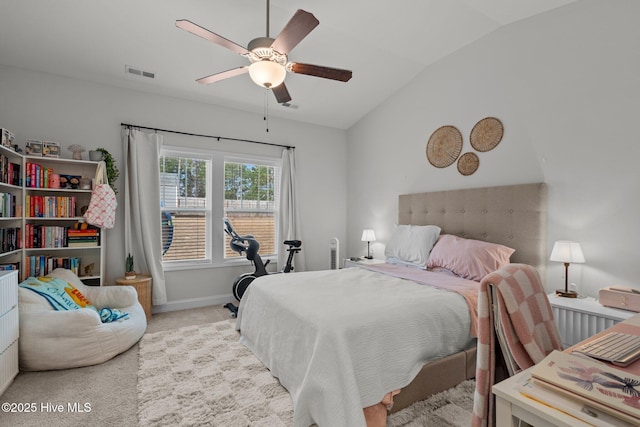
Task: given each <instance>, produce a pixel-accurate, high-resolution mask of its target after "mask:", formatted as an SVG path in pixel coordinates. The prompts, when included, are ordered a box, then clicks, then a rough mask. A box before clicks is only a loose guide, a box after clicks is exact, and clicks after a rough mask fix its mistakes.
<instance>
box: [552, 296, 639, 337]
mask: <svg viewBox="0 0 640 427" xmlns="http://www.w3.org/2000/svg"><path fill="white" fill-rule="evenodd" d="M547 296H548V298H549V302H550V303H551V308H552V309H553V317H554V319H555V321H556V325H558V330H559V331H560V336H561V338H562V343H563V344H564V346H565V348H566V347H569V346H572V345H574V344H576V343H579V342H580V341H583V340H585V339H587V338H589V337H590V336H592V335H595V334H597V333H598V332H602V331H604V330H605V329H607V328H609V327H611V326H613V325H615V324H616V323H618V322H621V321H623V320H625V319H628V318H629V317H631V316H633V315H634V314H635V313H634V312H631V311H626V310H619V309H615V308H609V307H604V306H603V305H601V304H600V303H599V302H598V301H597V300H596V299H595V298H591V297H588V298H563V297H558V296H556V295H555V294H549V295H547Z"/></svg>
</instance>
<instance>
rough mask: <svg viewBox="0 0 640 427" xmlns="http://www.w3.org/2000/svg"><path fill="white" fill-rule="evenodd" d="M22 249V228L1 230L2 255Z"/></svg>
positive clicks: (0, 249) (0, 251)
mask: <svg viewBox="0 0 640 427" xmlns="http://www.w3.org/2000/svg"><path fill="white" fill-rule="evenodd" d="M18 249H22V230H21V229H20V227H9V228H0V253H5V252H13V251H16V250H18Z"/></svg>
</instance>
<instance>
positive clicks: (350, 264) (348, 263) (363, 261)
mask: <svg viewBox="0 0 640 427" xmlns="http://www.w3.org/2000/svg"><path fill="white" fill-rule="evenodd" d="M382 263H384V260H382V259H375V258H373V259H367V258H363V257H359V258H358V260H357V261H353V260H351V258H345V260H344V262H343V268H349V267H358V266H361V265H372V264H382Z"/></svg>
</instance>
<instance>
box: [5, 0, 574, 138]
mask: <svg viewBox="0 0 640 427" xmlns="http://www.w3.org/2000/svg"><path fill="white" fill-rule="evenodd" d="M573 1H576V0H518V1H514V0H399V1H394V2H392V1H371V0H369V1H365V0H324V1H311V0H303V1H293V0H272V1H271V2H270V20H269V27H270V34H269V35H270V36H271V37H274V38H275V37H276V36H277V35H278V33H279V32H280V30H281V29H282V28H283V27H284V26H285V24H286V23H287V22H288V21H289V19H290V18H291V17H292V16H293V14H294V13H295V11H296V10H297V9H304V10H306V11H308V12H311V13H313V14H314V15H315V17H316V18H317V19H318V20H319V21H320V24H319V25H318V27H316V28H315V29H314V30H313V31H312V32H311V33H310V34H309V35H308V36H307V37H306V38H304V39H303V40H302V41H301V42H300V44H299V45H297V47H295V48H294V49H293V50H292V51H291V52H290V54H289V60H290V61H298V62H303V63H309V64H315V65H325V66H330V67H336V68H343V69H349V70H352V71H353V78H352V79H351V80H350V81H349V82H347V83H343V82H338V81H333V80H327V79H321V78H317V77H310V76H306V75H301V74H293V73H288V74H287V77H286V80H285V82H286V85H287V88H288V90H289V92H290V94H291V97H292V101H291V102H290V106H289V107H285V106H282V105H279V104H277V103H276V101H275V98H274V97H273V96H272V94H270V93H268V94H266V96H265V89H263V88H261V87H259V86H257V85H256V84H254V83H253V82H252V81H251V80H250V78H249V75H248V74H243V75H240V76H237V77H233V78H230V79H226V80H223V81H220V82H217V83H214V84H211V85H201V84H198V83H196V82H195V80H196V79H198V78H201V77H204V76H207V75H210V74H213V73H215V72H219V71H224V70H228V69H231V68H236V67H240V66H243V65H247V64H248V61H247V60H246V59H245V58H243V57H242V56H240V55H238V54H237V53H234V52H232V51H230V50H228V49H225V48H223V47H221V46H219V45H216V44H213V43H211V42H208V41H206V40H204V39H202V38H199V37H196V36H194V35H192V34H190V33H188V32H186V31H183V30H181V29H179V28H177V27H176V25H175V21H176V20H177V19H188V20H190V21H192V22H195V23H197V24H199V25H201V26H202V27H205V28H207V29H209V30H211V31H213V32H215V33H217V34H219V35H221V36H223V37H225V38H227V39H229V40H231V41H233V42H235V43H237V44H239V45H242V46H246V45H247V44H248V42H249V41H250V40H252V39H254V38H256V37H263V36H266V35H267V34H266V15H267V8H266V1H265V0H180V1H178V0H109V1H95V0H55V1H51V0H3V1H2V2H0V16H2V18H3V19H2V21H3V22H2V25H0V64H1V65H8V66H14V67H20V68H26V69H31V70H36V71H43V72H47V73H53V74H58V75H62V76H67V77H72V78H77V79H82V80H87V81H92V82H97V83H102V84H108V85H115V86H119V87H123V88H129V89H135V90H140V91H146V92H152V93H159V94H164V95H169V96H174V97H179V98H185V99H190V100H195V101H199V102H204V103H210V104H215V105H222V106H226V107H229V108H234V109H239V110H243V111H249V112H255V113H262V112H263V111H264V108H265V99H267V100H268V102H269V114H271V115H273V116H277V117H282V118H286V119H291V120H297V121H302V122H307V123H315V124H319V125H324V126H330V127H335V128H339V129H348V128H349V127H350V126H351V125H353V124H354V123H355V122H357V121H358V120H359V119H360V118H361V117H363V116H364V115H366V114H367V113H368V112H369V111H371V110H372V109H373V108H375V107H376V106H377V105H379V104H380V103H381V102H383V101H384V100H385V99H386V98H387V97H389V96H390V95H391V94H393V93H394V92H395V91H397V90H398V89H399V88H401V87H403V86H404V85H405V84H407V83H408V82H409V81H410V80H411V79H412V78H414V77H415V76H416V75H417V74H418V73H420V72H421V71H422V70H423V69H425V68H426V67H428V66H429V65H430V64H432V63H434V62H436V61H438V60H439V59H441V58H443V57H445V56H447V55H449V54H451V53H452V52H454V51H456V50H458V49H460V48H462V47H464V46H465V45H468V44H470V43H472V42H473V41H475V40H477V39H479V38H481V37H483V36H485V35H486V34H488V33H490V32H492V31H495V30H496V29H498V28H500V27H501V26H504V25H508V24H511V23H513V22H515V21H518V20H522V19H525V18H528V17H531V16H533V15H536V14H539V13H544V12H546V11H548V10H551V9H554V8H556V7H560V6H563V5H565V4H568V3H572V2H573ZM126 66H130V67H132V68H134V69H137V70H141V71H146V72H149V73H152V74H154V75H155V77H154V78H153V79H151V78H148V77H143V76H138V75H134V74H131V73H127V72H126V71H125V68H126Z"/></svg>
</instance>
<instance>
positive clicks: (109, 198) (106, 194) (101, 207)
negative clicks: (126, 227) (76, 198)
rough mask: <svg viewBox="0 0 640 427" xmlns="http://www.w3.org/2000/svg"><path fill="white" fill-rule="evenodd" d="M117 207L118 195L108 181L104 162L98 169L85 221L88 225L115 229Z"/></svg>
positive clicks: (99, 164)
mask: <svg viewBox="0 0 640 427" xmlns="http://www.w3.org/2000/svg"><path fill="white" fill-rule="evenodd" d="M117 206H118V202H117V200H116V193H115V192H114V191H113V188H111V186H110V185H109V180H108V179H107V167H106V165H105V163H104V162H100V163H98V167H97V169H96V179H95V187H94V188H93V193H91V201H90V202H89V207H88V208H87V211H86V212H85V213H84V219H85V220H86V221H87V223H88V224H91V225H95V226H97V227H100V228H107V229H108V228H113V226H114V224H115V221H116V207H117Z"/></svg>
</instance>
